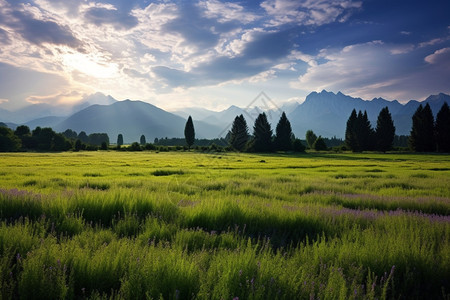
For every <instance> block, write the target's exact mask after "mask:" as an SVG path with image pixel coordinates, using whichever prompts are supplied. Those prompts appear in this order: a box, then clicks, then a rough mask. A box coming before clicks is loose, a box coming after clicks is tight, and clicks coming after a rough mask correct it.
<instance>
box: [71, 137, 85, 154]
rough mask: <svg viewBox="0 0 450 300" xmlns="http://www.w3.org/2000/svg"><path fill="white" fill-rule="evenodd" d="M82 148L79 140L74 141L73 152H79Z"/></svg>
mask: <svg viewBox="0 0 450 300" xmlns="http://www.w3.org/2000/svg"><path fill="white" fill-rule="evenodd" d="M82 148H83V144H82V143H81V140H80V139H78V140H76V141H75V145H74V146H73V151H76V152H78V151H80V150H81V149H82Z"/></svg>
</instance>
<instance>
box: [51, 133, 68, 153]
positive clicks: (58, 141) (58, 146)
mask: <svg viewBox="0 0 450 300" xmlns="http://www.w3.org/2000/svg"><path fill="white" fill-rule="evenodd" d="M71 148H72V144H71V143H70V142H69V141H68V140H67V139H66V137H65V136H64V135H63V134H62V133H57V134H55V135H54V136H53V141H52V146H51V150H52V151H67V150H69V149H71Z"/></svg>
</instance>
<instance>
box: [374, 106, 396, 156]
mask: <svg viewBox="0 0 450 300" xmlns="http://www.w3.org/2000/svg"><path fill="white" fill-rule="evenodd" d="M375 136H376V150H378V151H383V152H386V151H388V150H391V149H392V144H393V143H394V137H395V126H394V121H392V116H391V113H390V112H389V109H388V107H387V106H386V107H385V108H383V109H382V110H381V111H380V113H379V114H378V119H377V128H376V130H375Z"/></svg>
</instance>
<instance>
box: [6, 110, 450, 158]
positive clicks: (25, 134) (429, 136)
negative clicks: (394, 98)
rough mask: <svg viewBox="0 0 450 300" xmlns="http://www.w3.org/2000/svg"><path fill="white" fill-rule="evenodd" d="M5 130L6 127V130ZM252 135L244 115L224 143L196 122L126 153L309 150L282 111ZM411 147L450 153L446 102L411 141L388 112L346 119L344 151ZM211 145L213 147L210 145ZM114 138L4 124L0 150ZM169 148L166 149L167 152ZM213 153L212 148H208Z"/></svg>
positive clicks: (317, 143)
mask: <svg viewBox="0 0 450 300" xmlns="http://www.w3.org/2000/svg"><path fill="white" fill-rule="evenodd" d="M2 125H4V126H2ZM252 129H253V131H252V134H250V132H249V127H248V125H247V122H246V120H245V118H244V116H243V115H242V114H241V115H239V116H236V117H235V119H234V121H233V123H232V125H231V129H230V130H229V131H228V133H227V135H226V137H225V138H224V139H223V138H221V139H214V140H207V139H203V140H196V139H195V129H194V123H193V121H192V117H191V116H189V118H188V119H187V121H186V124H185V129H184V136H185V138H184V139H182V138H176V139H167V138H165V139H163V138H162V139H155V140H154V144H151V143H147V141H146V138H145V136H144V135H142V136H141V137H140V141H139V143H138V142H134V143H132V144H131V145H130V146H129V147H127V148H126V150H131V151H140V150H161V151H166V150H164V149H166V148H167V149H168V147H167V146H169V145H172V143H174V144H173V145H175V146H176V149H177V150H178V149H180V150H181V149H183V150H184V147H185V145H186V147H187V149H186V150H190V149H191V148H192V146H193V145H194V143H196V144H197V145H196V147H197V149H199V150H202V151H203V150H205V149H207V148H208V147H209V148H211V149H213V150H214V149H215V150H219V149H220V150H226V151H227V150H232V151H239V152H274V151H295V152H303V151H305V148H306V147H305V145H304V144H303V143H302V141H301V140H300V139H298V138H296V137H295V135H294V134H293V132H292V127H291V123H290V121H289V120H288V118H287V117H286V114H285V113H284V112H283V113H282V114H281V117H280V119H279V121H278V123H277V126H276V127H275V132H273V130H272V128H271V125H270V123H269V122H268V120H267V115H266V114H265V113H261V114H259V115H258V117H257V118H256V120H255V122H254V125H253V128H252ZM305 138H306V139H305V140H306V146H308V147H309V148H310V149H315V150H318V151H321V150H327V149H328V146H327V144H328V145H330V144H331V145H333V146H338V145H339V144H340V143H341V142H342V141H341V140H340V139H337V138H332V139H328V138H322V137H321V136H317V135H316V134H315V133H314V132H313V131H312V130H308V131H307V132H306V136H305ZM406 141H407V143H408V145H409V148H410V149H411V150H412V151H416V152H433V151H438V152H450V109H449V106H448V104H447V103H444V104H443V105H442V107H441V109H440V110H439V112H438V113H437V115H436V120H434V117H433V113H432V111H431V108H430V105H429V104H428V103H427V104H426V105H425V106H422V104H420V105H419V107H418V108H417V110H416V112H415V113H414V115H413V116H412V129H411V133H410V136H409V137H407V136H400V137H399V136H396V135H395V126H394V122H393V120H392V116H391V114H390V112H389V109H388V107H385V108H383V109H382V110H381V111H380V113H379V115H378V118H377V123H376V127H375V128H372V125H371V123H370V121H369V119H368V116H367V112H366V111H364V112H362V111H359V112H356V110H355V109H353V111H352V112H351V114H350V117H349V118H348V120H347V124H346V130H345V141H344V146H341V149H342V150H346V149H348V150H352V151H354V152H361V151H381V152H386V151H389V150H392V148H393V144H394V142H396V143H401V144H406ZM211 142H212V143H213V144H212V145H211ZM109 144H110V141H109V137H108V135H107V134H106V133H92V134H89V135H87V134H86V132H84V131H81V132H80V133H78V134H77V133H76V132H75V131H73V130H71V129H67V130H66V131H65V132H63V133H56V132H54V131H53V130H52V129H51V128H41V127H36V128H35V129H34V130H33V131H31V130H30V128H29V127H28V126H25V125H21V126H18V127H17V128H16V130H14V131H13V130H11V129H9V128H7V126H6V125H5V124H0V151H3V152H5V151H19V150H37V151H69V150H73V151H80V150H98V149H103V150H107V149H109ZM122 145H123V135H122V134H119V135H118V137H117V149H121V146H122ZM164 146H165V148H164ZM209 148H208V149H209Z"/></svg>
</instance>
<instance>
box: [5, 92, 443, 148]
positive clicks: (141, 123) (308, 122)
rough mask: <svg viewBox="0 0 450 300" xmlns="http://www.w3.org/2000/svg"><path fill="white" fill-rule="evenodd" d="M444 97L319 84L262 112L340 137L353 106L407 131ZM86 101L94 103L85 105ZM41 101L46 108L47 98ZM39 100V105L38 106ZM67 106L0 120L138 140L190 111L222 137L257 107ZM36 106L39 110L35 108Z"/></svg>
mask: <svg viewBox="0 0 450 300" xmlns="http://www.w3.org/2000/svg"><path fill="white" fill-rule="evenodd" d="M444 102H447V103H450V96H449V95H447V94H443V93H440V94H438V95H431V96H429V97H428V98H427V99H426V100H424V101H421V102H419V101H415V100H411V101H409V102H408V103H406V104H401V103H399V102H398V101H396V100H394V101H388V100H385V99H383V98H374V99H372V100H363V99H361V98H353V97H351V96H348V95H344V94H343V93H341V92H338V93H333V92H327V91H325V90H323V91H321V92H319V93H318V92H312V93H310V94H309V95H308V96H307V97H306V99H305V101H304V102H303V103H301V104H299V103H296V102H288V103H285V104H284V105H283V106H281V107H280V108H272V109H270V110H266V111H265V112H266V114H267V115H268V120H269V122H270V123H271V124H272V129H273V130H274V131H275V126H276V124H277V122H278V120H279V117H280V115H281V112H282V111H286V113H287V116H288V118H289V120H290V122H291V125H292V130H293V132H294V134H295V135H296V136H297V137H299V138H302V139H303V138H304V137H305V133H306V131H307V130H309V129H311V130H313V131H314V132H315V133H316V134H317V135H322V136H323V137H333V136H336V137H338V138H343V137H344V133H345V126H346V122H347V120H348V117H349V116H350V113H351V111H352V110H353V109H356V110H357V111H358V110H362V111H367V114H368V117H369V120H370V121H371V123H372V126H373V127H375V126H376V119H377V117H378V114H379V112H380V110H381V109H382V108H384V107H386V106H387V107H388V108H389V111H390V112H391V115H392V117H393V119H394V125H395V127H396V134H397V135H409V133H410V130H411V123H412V121H411V118H412V115H413V114H414V112H415V111H416V109H417V107H418V106H419V105H420V104H423V105H425V104H426V103H429V104H430V106H431V109H432V111H433V113H434V115H436V114H437V112H438V111H439V109H440V108H441V106H442V105H443V103H444ZM90 103H97V104H94V105H90ZM44 106H45V107H47V108H48V105H47V104H44ZM44 106H42V105H39V107H41V108H42V107H44ZM33 108H36V107H35V106H34V105H31V106H29V107H28V108H27V110H26V111H32V110H33ZM50 108H51V107H50ZM52 109H54V108H52ZM73 110H77V112H75V113H73V114H71V115H68V116H60V115H50V116H44V117H42V116H41V117H38V118H36V119H33V120H27V121H16V120H15V119H11V118H5V116H9V117H11V116H14V113H17V112H9V111H7V110H4V109H0V121H1V122H4V123H6V124H7V125H8V126H10V127H15V126H16V124H25V125H28V126H29V127H30V128H31V129H34V128H35V127H36V126H41V127H52V128H53V129H54V130H56V131H59V132H63V131H65V130H66V129H72V130H75V131H77V132H78V133H79V132H80V131H85V132H86V133H88V134H89V133H94V132H105V133H108V135H109V137H110V139H111V142H115V140H116V138H117V135H118V134H119V133H122V134H123V136H124V139H125V142H126V143H131V142H135V141H139V138H140V136H141V135H142V134H144V135H145V137H146V139H147V141H149V142H152V141H153V139H154V138H156V137H157V138H161V137H168V138H171V137H183V136H184V126H185V123H186V119H187V116H188V115H192V117H193V120H194V126H195V130H196V137H197V138H217V137H225V135H226V133H227V131H228V130H229V129H230V125H231V124H232V122H233V120H234V118H235V117H236V116H237V115H240V114H243V115H244V117H245V118H246V120H247V125H248V127H249V131H250V133H252V132H253V124H254V120H255V119H256V117H257V115H258V114H259V113H260V112H262V111H263V110H261V109H259V108H258V107H252V108H249V109H246V108H240V107H237V106H234V105H232V106H230V107H229V108H227V109H225V110H223V111H219V112H217V111H211V110H207V109H204V108H187V109H185V110H183V111H177V112H174V113H171V112H167V111H165V110H163V109H160V108H158V107H156V106H154V105H152V104H149V103H147V102H142V101H132V100H124V101H117V100H115V99H114V98H113V97H111V96H105V95H103V94H101V93H97V94H93V95H90V96H88V97H85V98H84V102H83V103H81V104H80V105H78V106H77V107H76V108H75V107H74V108H73ZM22 111H23V110H22ZM37 111H38V112H39V110H37ZM38 115H39V114H38Z"/></svg>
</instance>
